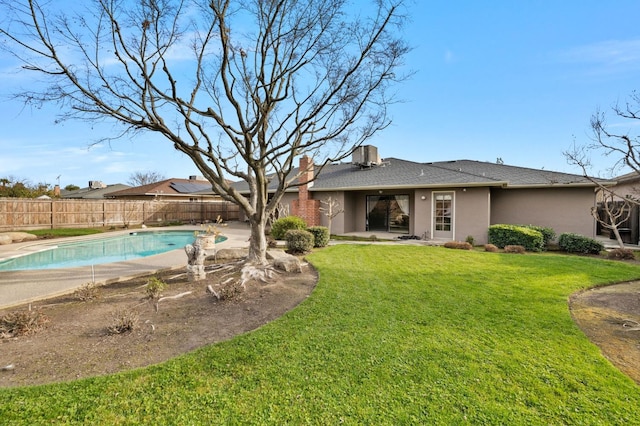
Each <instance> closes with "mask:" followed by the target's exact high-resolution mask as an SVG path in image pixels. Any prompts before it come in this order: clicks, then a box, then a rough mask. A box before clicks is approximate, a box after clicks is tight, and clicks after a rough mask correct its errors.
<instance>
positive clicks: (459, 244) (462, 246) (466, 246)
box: [444, 241, 473, 250]
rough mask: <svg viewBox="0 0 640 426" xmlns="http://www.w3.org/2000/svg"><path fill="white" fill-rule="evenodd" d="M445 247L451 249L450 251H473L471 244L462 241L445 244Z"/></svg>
mask: <svg viewBox="0 0 640 426" xmlns="http://www.w3.org/2000/svg"><path fill="white" fill-rule="evenodd" d="M444 247H445V248H450V249H459V250H472V249H473V246H472V245H471V244H469V243H468V242H466V241H465V242H462V241H448V242H446V243H444Z"/></svg>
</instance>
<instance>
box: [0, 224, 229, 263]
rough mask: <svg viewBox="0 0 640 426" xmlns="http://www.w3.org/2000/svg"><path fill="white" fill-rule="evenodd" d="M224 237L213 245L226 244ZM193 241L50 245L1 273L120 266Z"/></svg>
mask: <svg viewBox="0 0 640 426" xmlns="http://www.w3.org/2000/svg"><path fill="white" fill-rule="evenodd" d="M226 239H227V238H226V237H223V236H218V237H216V242H222V241H225V240H226ZM194 241H195V235H194V232H193V231H141V232H130V233H128V234H125V235H119V236H115V237H107V238H98V239H91V240H83V241H76V242H71V243H63V244H58V245H52V246H51V247H50V248H48V249H45V250H43V251H39V252H36V253H31V254H27V255H24V256H20V257H16V258H12V259H8V260H5V261H1V262H0V271H20V270H32V269H58V268H74V267H78V266H90V265H99V264H103V263H113V262H122V261H126V260H131V259H138V258H141V257H146V256H152V255H155V254H161V253H165V252H168V251H171V250H177V249H181V248H183V247H184V246H186V245H187V244H192V243H193V242H194Z"/></svg>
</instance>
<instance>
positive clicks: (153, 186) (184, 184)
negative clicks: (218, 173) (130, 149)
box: [109, 178, 211, 197]
mask: <svg viewBox="0 0 640 426" xmlns="http://www.w3.org/2000/svg"><path fill="white" fill-rule="evenodd" d="M206 190H209V191H210V190H211V183H209V181H206V180H205V181H202V180H193V179H176V178H173V179H166V180H163V181H160V182H155V183H150V184H147V185H141V186H136V187H133V188H128V189H125V190H123V191H118V192H114V193H111V194H109V195H110V196H112V197H133V196H169V197H171V196H174V197H181V196H182V197H188V196H193V195H194V194H195V193H200V194H198V195H204V194H202V192H203V191H206Z"/></svg>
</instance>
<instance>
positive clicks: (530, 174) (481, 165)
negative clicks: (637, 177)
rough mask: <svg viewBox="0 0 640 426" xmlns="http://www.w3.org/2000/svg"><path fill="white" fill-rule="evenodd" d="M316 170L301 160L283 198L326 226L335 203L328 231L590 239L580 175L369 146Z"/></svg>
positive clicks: (589, 198) (586, 187)
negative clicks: (499, 228) (540, 229)
mask: <svg viewBox="0 0 640 426" xmlns="http://www.w3.org/2000/svg"><path fill="white" fill-rule="evenodd" d="M315 169H317V168H316V167H315V166H314V165H313V164H311V160H310V159H309V158H308V157H303V158H302V159H301V160H300V166H299V169H298V170H306V171H307V172H306V173H305V174H304V175H303V176H302V177H301V179H300V186H299V187H294V188H291V189H290V191H289V192H288V193H287V194H286V195H285V197H284V198H283V201H282V202H283V203H285V204H288V205H289V206H290V213H291V214H294V215H298V216H301V217H303V218H304V219H305V220H306V222H307V224H308V225H310V226H311V225H323V226H326V225H327V223H328V219H327V217H326V216H325V215H323V214H322V212H321V211H320V207H322V201H323V200H327V199H328V198H329V197H331V198H332V199H334V200H337V201H338V202H339V203H340V205H341V207H342V208H343V209H344V213H342V214H340V215H338V216H336V217H335V218H333V220H332V224H331V230H330V232H331V233H332V234H346V233H349V232H371V233H372V234H375V233H376V232H394V233H398V235H399V236H400V235H411V236H417V237H420V238H424V239H434V240H443V241H450V240H457V241H464V240H465V239H466V238H467V237H469V236H471V237H473V238H474V240H475V242H476V243H477V244H484V243H486V242H487V240H488V227H489V226H490V225H493V224H527V225H538V226H545V227H551V228H553V229H554V230H555V231H556V233H557V234H560V233H563V232H573V233H577V234H581V235H584V236H588V237H594V236H595V230H596V226H595V220H594V219H593V217H592V216H591V208H592V207H594V206H595V205H596V196H595V188H596V185H594V184H593V183H592V182H590V181H589V180H588V179H586V178H584V177H583V176H580V175H574V174H567V173H559V172H553V171H548V170H537V169H529V168H523V167H515V166H509V165H505V164H502V163H488V162H480V161H471V160H457V161H444V162H431V163H420V162H414V161H408V160H402V159H398V158H385V159H384V160H382V159H380V158H379V156H378V154H377V148H376V147H373V146H363V147H361V148H360V150H358V151H356V152H355V153H354V156H353V160H352V161H351V162H349V163H340V164H329V165H327V166H325V167H324V168H322V170H321V171H320V172H319V173H317V175H316V174H314V173H315ZM294 172H297V170H295V171H294ZM274 185H275V184H274ZM238 189H240V190H242V189H243V188H242V187H238Z"/></svg>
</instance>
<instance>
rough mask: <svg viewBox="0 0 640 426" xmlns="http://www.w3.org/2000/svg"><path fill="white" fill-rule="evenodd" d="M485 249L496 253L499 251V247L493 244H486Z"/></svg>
mask: <svg viewBox="0 0 640 426" xmlns="http://www.w3.org/2000/svg"><path fill="white" fill-rule="evenodd" d="M484 251H488V252H491V253H495V252H497V251H498V247H496V246H494V245H493V244H485V245H484Z"/></svg>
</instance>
